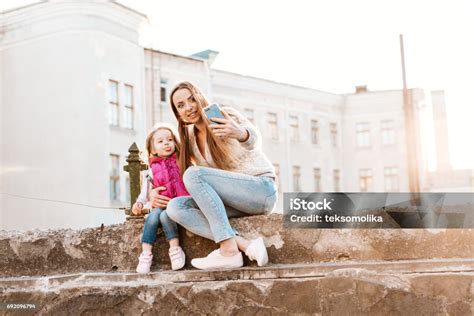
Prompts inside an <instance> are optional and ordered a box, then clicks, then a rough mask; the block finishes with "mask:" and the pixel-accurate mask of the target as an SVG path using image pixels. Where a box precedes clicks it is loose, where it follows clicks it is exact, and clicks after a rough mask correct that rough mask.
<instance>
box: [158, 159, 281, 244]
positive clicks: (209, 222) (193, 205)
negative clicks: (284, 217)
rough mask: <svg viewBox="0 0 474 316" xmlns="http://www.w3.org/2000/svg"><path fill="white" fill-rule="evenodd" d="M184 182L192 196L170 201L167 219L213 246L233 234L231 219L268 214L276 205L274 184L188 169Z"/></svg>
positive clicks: (269, 180) (210, 170) (264, 179)
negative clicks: (211, 243) (212, 243)
mask: <svg viewBox="0 0 474 316" xmlns="http://www.w3.org/2000/svg"><path fill="white" fill-rule="evenodd" d="M183 181H184V184H185V185H186V189H187V190H188V192H189V194H191V196H182V197H176V198H174V199H172V200H171V201H170V202H169V203H168V206H167V213H168V216H169V217H170V218H171V219H172V220H174V221H175V222H176V223H178V224H180V225H181V226H183V227H184V228H186V229H187V230H189V231H191V232H193V233H194V234H196V235H199V236H202V237H205V238H208V239H211V240H214V241H215V242H216V243H218V242H221V241H223V240H226V239H229V238H232V237H234V236H235V235H236V232H235V231H234V230H233V229H232V227H231V226H230V223H229V218H230V217H241V216H248V215H260V214H268V213H270V212H271V211H272V210H273V208H274V207H275V204H276V202H277V197H278V192H277V187H276V184H275V180H274V179H273V178H270V177H258V176H249V175H245V174H241V173H235V172H230V171H225V170H220V169H214V168H206V167H196V166H192V167H189V168H188V169H187V170H186V172H185V173H184V175H183Z"/></svg>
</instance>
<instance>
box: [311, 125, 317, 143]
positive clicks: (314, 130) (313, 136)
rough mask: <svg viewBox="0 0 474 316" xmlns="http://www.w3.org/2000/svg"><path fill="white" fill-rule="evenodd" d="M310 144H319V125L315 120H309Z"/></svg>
mask: <svg viewBox="0 0 474 316" xmlns="http://www.w3.org/2000/svg"><path fill="white" fill-rule="evenodd" d="M311 144H313V145H318V144H319V123H318V121H316V120H311Z"/></svg>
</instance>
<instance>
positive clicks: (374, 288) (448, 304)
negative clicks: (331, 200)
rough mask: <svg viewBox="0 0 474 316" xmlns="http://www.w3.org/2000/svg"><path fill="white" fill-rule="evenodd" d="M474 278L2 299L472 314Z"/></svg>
mask: <svg viewBox="0 0 474 316" xmlns="http://www.w3.org/2000/svg"><path fill="white" fill-rule="evenodd" d="M176 273H180V272H176ZM473 282H474V273H472V272H470V273H426V274H425V273H421V274H420V273H418V274H384V273H376V272H373V271H368V270H365V269H339V270H334V271H333V272H331V273H328V274H326V275H325V276H323V277H303V278H291V277H285V278H275V279H258V280H241V279H238V280H226V281H204V282H166V281H161V282H155V283H148V284H147V283H146V282H141V283H137V282H123V283H104V284H100V283H91V284H82V285H81V284H71V285H70V286H54V285H53V286H52V287H49V288H43V289H35V290H31V289H29V288H25V289H23V290H19V289H2V290H1V294H2V295H1V298H0V302H1V303H7V302H28V303H34V304H36V306H37V309H36V310H35V311H34V312H35V313H39V314H42V315H58V314H61V315H173V314H180V315H181V314H183V315H190V314H191V315H195V314H201V315H202V314H206V315H249V314H250V315H288V314H302V315H308V314H313V315H314V314H322V315H472V313H474V304H473V296H474V285H473ZM11 314H14V312H11V311H7V312H6V313H5V315H11Z"/></svg>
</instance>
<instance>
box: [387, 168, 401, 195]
mask: <svg viewBox="0 0 474 316" xmlns="http://www.w3.org/2000/svg"><path fill="white" fill-rule="evenodd" d="M384 175H385V191H387V192H394V191H395V192H396V191H398V168H397V167H386V168H385V169H384Z"/></svg>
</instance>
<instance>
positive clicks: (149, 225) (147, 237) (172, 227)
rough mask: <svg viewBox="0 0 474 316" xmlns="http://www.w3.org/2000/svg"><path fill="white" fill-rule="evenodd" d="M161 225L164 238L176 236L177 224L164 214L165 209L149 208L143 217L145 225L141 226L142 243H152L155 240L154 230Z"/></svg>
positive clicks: (168, 238) (169, 238)
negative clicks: (146, 214)
mask: <svg viewBox="0 0 474 316" xmlns="http://www.w3.org/2000/svg"><path fill="white" fill-rule="evenodd" d="M160 223H161V226H163V231H164V233H165V237H166V240H171V239H173V238H178V236H179V234H178V225H177V224H176V223H175V222H173V221H172V220H171V219H170V218H169V217H168V214H166V211H165V210H162V209H160V208H154V209H152V210H151V212H150V214H148V216H147V218H146V219H145V225H144V226H143V235H142V243H146V244H149V245H153V244H154V243H155V241H156V232H157V231H158V227H159V226H160Z"/></svg>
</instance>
